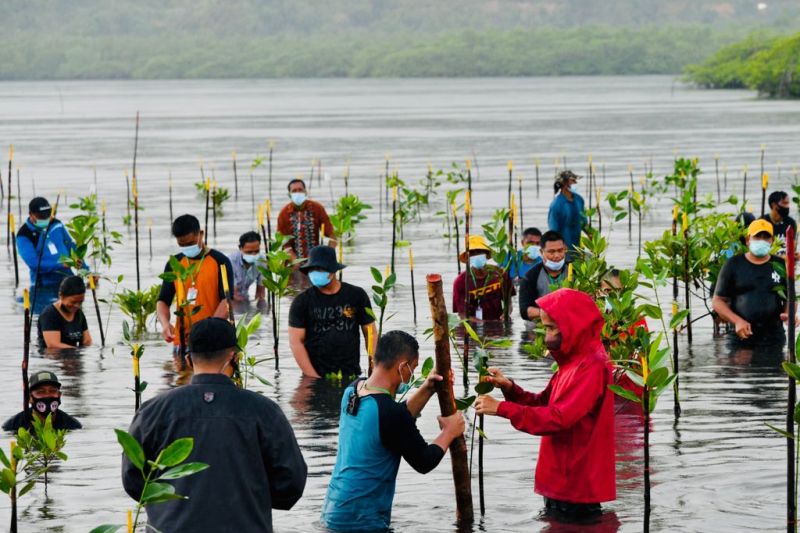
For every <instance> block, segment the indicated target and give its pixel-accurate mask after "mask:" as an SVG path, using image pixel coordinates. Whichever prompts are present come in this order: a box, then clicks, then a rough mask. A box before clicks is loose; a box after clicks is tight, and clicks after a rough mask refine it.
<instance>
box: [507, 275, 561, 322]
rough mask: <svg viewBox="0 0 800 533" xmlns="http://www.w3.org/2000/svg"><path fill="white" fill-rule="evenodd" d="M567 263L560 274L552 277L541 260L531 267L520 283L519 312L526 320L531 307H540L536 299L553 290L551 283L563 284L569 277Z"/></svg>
mask: <svg viewBox="0 0 800 533" xmlns="http://www.w3.org/2000/svg"><path fill="white" fill-rule="evenodd" d="M567 268H568V266H567V264H566V263H564V267H563V268H562V269H561V272H559V274H558V276H556V277H555V278H554V277H552V276H551V275H550V274H549V273H548V272H547V270H545V268H544V264H543V263H541V262H539V263H537V264H536V265H534V266H533V268H531V269H530V270H529V271H528V272H527V274H525V277H523V278H522V281H520V283H519V313H520V315H522V318H523V319H525V320H530V318H528V308H529V307H539V306H538V305H537V304H536V300H537V299H539V298H541V297H542V296H546V295H548V294H550V293H551V292H552V290H551V289H550V286H551V285H555V286H561V283H563V282H564V280H565V279H567Z"/></svg>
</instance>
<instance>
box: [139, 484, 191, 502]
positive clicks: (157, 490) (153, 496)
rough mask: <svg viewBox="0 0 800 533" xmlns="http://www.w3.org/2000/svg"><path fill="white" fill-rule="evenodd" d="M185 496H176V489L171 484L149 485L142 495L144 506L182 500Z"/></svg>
mask: <svg viewBox="0 0 800 533" xmlns="http://www.w3.org/2000/svg"><path fill="white" fill-rule="evenodd" d="M182 499H184V497H183V496H179V495H177V494H175V487H173V486H172V485H170V484H169V483H159V482H157V481H156V482H152V483H148V484H147V486H146V487H145V488H144V492H143V493H142V499H141V503H142V505H151V504H154V503H162V502H168V501H170V500H182Z"/></svg>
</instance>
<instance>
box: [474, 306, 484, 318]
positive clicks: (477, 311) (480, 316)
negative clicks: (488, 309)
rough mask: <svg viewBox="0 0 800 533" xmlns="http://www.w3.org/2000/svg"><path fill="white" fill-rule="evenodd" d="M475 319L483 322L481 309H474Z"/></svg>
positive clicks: (479, 307)
mask: <svg viewBox="0 0 800 533" xmlns="http://www.w3.org/2000/svg"><path fill="white" fill-rule="evenodd" d="M475 318H477V319H478V320H483V307H481V306H478V308H477V309H475Z"/></svg>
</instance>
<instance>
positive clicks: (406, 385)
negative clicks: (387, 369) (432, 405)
mask: <svg viewBox="0 0 800 533" xmlns="http://www.w3.org/2000/svg"><path fill="white" fill-rule="evenodd" d="M406 366H408V364H407V363H406ZM410 369H411V367H409V370H410ZM397 371H398V372H400V379H401V380H402V379H403V372H402V371H401V370H400V369H399V368H398V369H397ZM413 382H414V372H413V371H412V372H411V375H410V376H408V381H404V380H403V381H401V383H400V385H398V386H397V394H399V395H400V396H402V395H403V394H405V393H407V392H408V391H409V390H411V384H412V383H413Z"/></svg>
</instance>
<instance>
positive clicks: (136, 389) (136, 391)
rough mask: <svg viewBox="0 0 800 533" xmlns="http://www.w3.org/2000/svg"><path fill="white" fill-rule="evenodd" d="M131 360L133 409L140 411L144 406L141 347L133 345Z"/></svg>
mask: <svg viewBox="0 0 800 533" xmlns="http://www.w3.org/2000/svg"><path fill="white" fill-rule="evenodd" d="M131 358H132V359H133V361H132V362H133V398H134V400H133V408H134V411H138V410H139V407H140V406H141V405H142V391H141V388H142V380H141V374H140V372H139V345H138V344H132V345H131Z"/></svg>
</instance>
